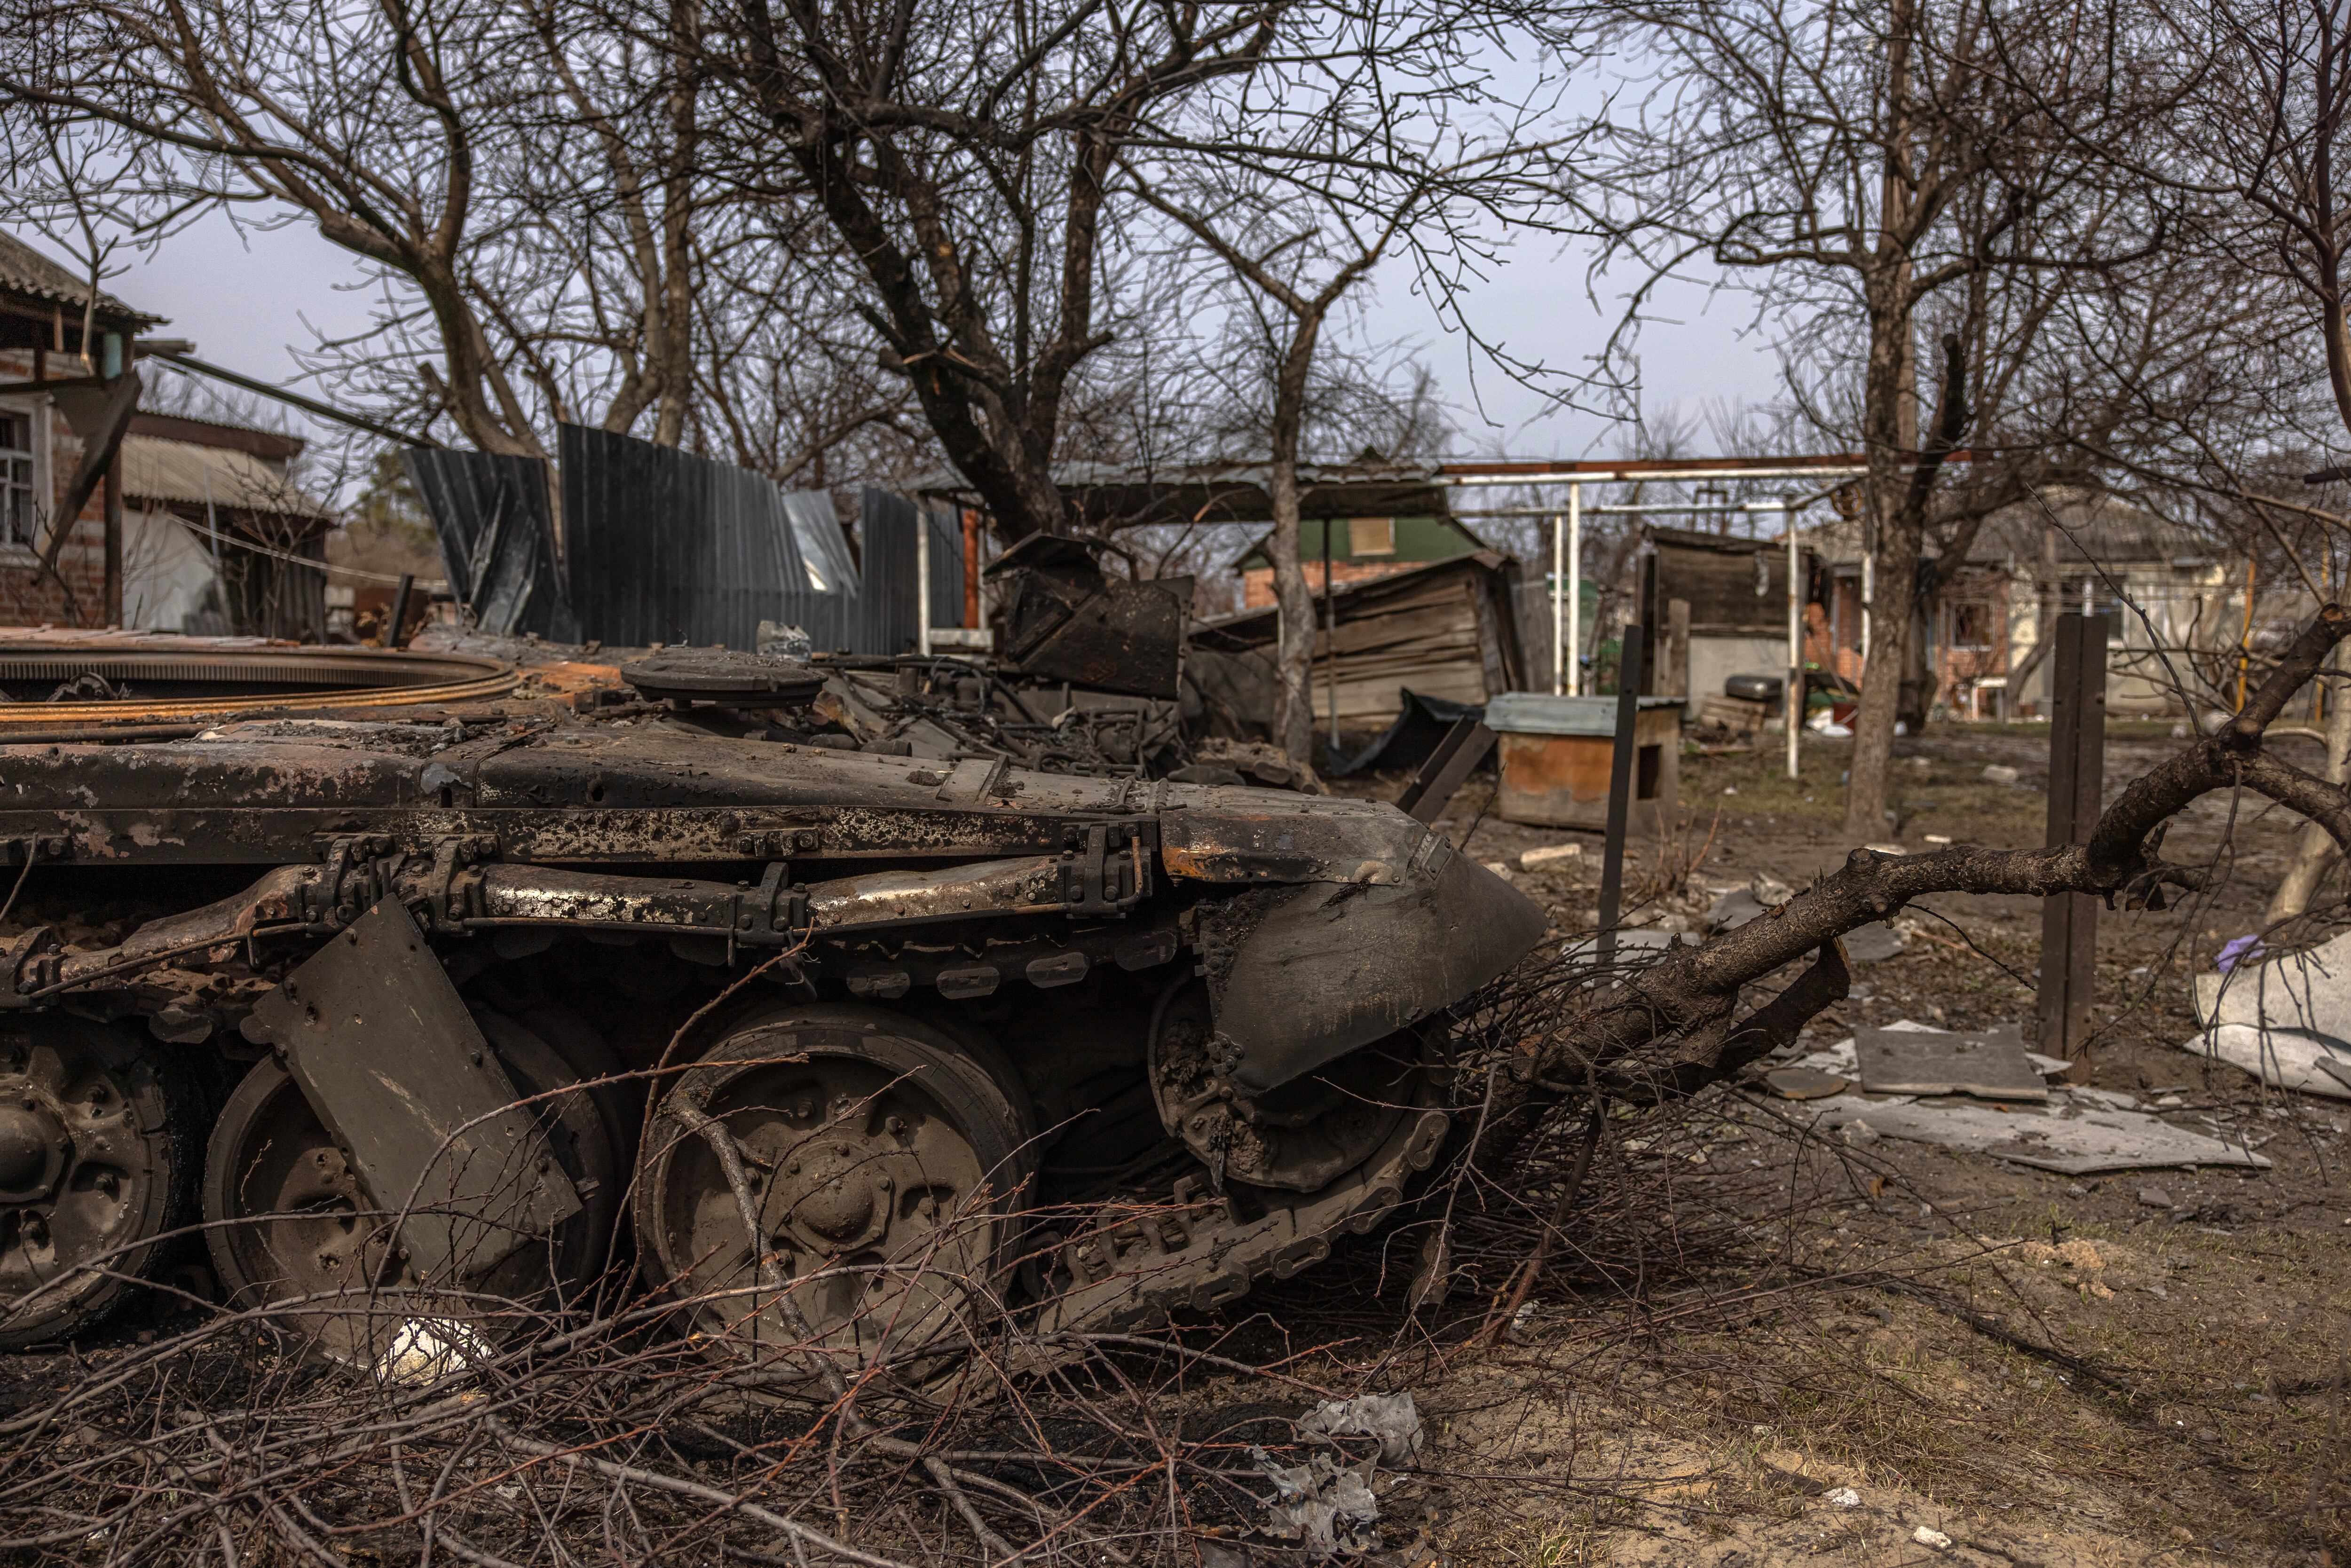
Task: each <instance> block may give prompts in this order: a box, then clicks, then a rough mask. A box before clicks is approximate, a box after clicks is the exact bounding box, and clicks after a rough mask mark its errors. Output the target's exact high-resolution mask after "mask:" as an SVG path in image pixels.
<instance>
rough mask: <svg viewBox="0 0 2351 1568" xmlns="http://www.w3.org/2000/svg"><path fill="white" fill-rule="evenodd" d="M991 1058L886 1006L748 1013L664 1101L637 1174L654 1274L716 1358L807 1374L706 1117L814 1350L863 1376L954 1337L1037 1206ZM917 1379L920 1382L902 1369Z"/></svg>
mask: <svg viewBox="0 0 2351 1568" xmlns="http://www.w3.org/2000/svg"><path fill="white" fill-rule="evenodd" d="M985 1054H988V1053H985V1052H978V1051H971V1050H967V1049H965V1048H963V1047H960V1046H958V1045H957V1044H956V1042H955V1041H954V1040H952V1039H950V1038H949V1037H948V1036H947V1035H946V1034H945V1033H943V1032H941V1031H940V1030H935V1029H932V1028H930V1027H928V1026H927V1025H925V1024H923V1023H921V1022H919V1021H917V1020H916V1019H912V1018H908V1017H906V1016H904V1015H902V1014H897V1013H893V1012H890V1011H887V1010H885V1009H880V1008H865V1007H854V1006H808V1007H794V1008H789V1009H778V1010H776V1011H772V1012H768V1013H764V1014H760V1015H757V1016H755V1017H753V1018H751V1019H747V1020H746V1021H745V1022H744V1023H743V1024H742V1025H741V1026H739V1027H738V1028H737V1029H736V1030H735V1031H734V1032H733V1033H731V1034H729V1035H728V1036H727V1037H726V1039H724V1040H720V1041H719V1042H718V1043H717V1044H716V1045H715V1046H713V1047H711V1049H710V1050H709V1051H706V1052H705V1053H704V1055H703V1058H702V1060H703V1063H704V1065H701V1066H698V1067H695V1068H694V1069H692V1070H691V1071H688V1072H686V1073H684V1075H683V1076H682V1077H680V1079H679V1080H678V1081H677V1082H676V1083H675V1085H674V1087H673V1088H671V1089H670V1090H669V1091H668V1092H666V1093H665V1094H664V1095H663V1096H662V1098H661V1100H660V1102H659V1103H658V1104H656V1106H655V1107H654V1111H653V1119H652V1122H651V1124H650V1125H649V1126H648V1128H647V1132H646V1137H645V1142H644V1145H643V1153H642V1154H641V1155H640V1156H639V1159H638V1167H637V1180H636V1184H635V1185H636V1223H637V1243H638V1246H639V1248H640V1249H641V1251H642V1253H643V1255H644V1258H645V1266H646V1267H647V1268H648V1269H649V1270H652V1271H653V1273H654V1274H655V1275H656V1277H657V1278H659V1279H660V1280H662V1281H664V1283H665V1284H666V1285H667V1287H668V1288H669V1290H670V1291H671V1292H672V1293H673V1294H674V1296H676V1297H678V1298H679V1299H681V1300H682V1301H684V1302H685V1311H686V1313H687V1315H688V1317H689V1319H690V1321H691V1325H692V1327H693V1329H694V1331H695V1333H698V1334H700V1335H702V1336H704V1343H705V1344H706V1345H708V1346H709V1347H710V1348H711V1349H712V1351H713V1353H714V1354H721V1355H732V1356H735V1357H738V1358H740V1359H742V1360H744V1361H747V1362H751V1363H754V1364H763V1365H765V1364H770V1363H772V1362H774V1361H775V1360H776V1359H777V1358H778V1357H780V1358H782V1360H783V1362H784V1365H783V1366H780V1367H776V1368H775V1370H778V1371H786V1372H787V1373H788V1375H789V1376H791V1377H792V1378H794V1379H795V1380H799V1379H804V1378H806V1377H807V1376H809V1375H810V1372H811V1368H810V1364H809V1363H807V1362H806V1361H805V1360H804V1359H803V1358H800V1357H799V1356H796V1355H793V1354H790V1353H791V1352H792V1350H793V1349H794V1348H795V1347H798V1346H799V1345H801V1344H803V1343H807V1342H806V1339H805V1337H804V1335H803V1334H802V1333H800V1332H799V1330H798V1329H797V1327H796V1326H794V1325H793V1324H792V1323H790V1322H789V1313H788V1310H787V1309H785V1308H783V1307H781V1306H780V1305H779V1304H778V1301H777V1299H776V1298H775V1297H774V1296H772V1295H769V1294H768V1293H766V1292H765V1291H760V1290H759V1289H758V1286H759V1284H760V1283H761V1280H760V1275H759V1270H758V1264H757V1260H755V1258H754V1257H753V1254H752V1250H751V1246H750V1243H749V1241H748V1240H747V1238H746V1236H745V1233H744V1225H743V1220H742V1211H741V1208H740V1207H739V1205H738V1202H737V1195H736V1192H735V1189H734V1188H733V1186H731V1185H730V1184H729V1183H728V1181H727V1178H726V1172H725V1170H724V1168H723V1167H722V1166H721V1165H720V1163H719V1159H718V1155H717V1154H716V1150H715V1149H714V1148H713V1140H712V1139H711V1138H710V1137H709V1136H708V1134H707V1133H706V1131H705V1132H697V1131H696V1130H695V1128H696V1126H698V1125H700V1123H699V1122H698V1120H697V1119H696V1118H695V1116H694V1115H693V1114H691V1113H689V1108H690V1107H692V1108H698V1109H699V1112H700V1114H701V1115H702V1116H705V1117H707V1118H708V1119H709V1121H710V1122H713V1123H716V1124H718V1125H720V1126H723V1127H724V1128H725V1129H726V1132H727V1134H729V1135H730V1136H731V1137H732V1138H733V1140H734V1142H735V1145H736V1146H737V1148H738V1149H739V1150H740V1151H741V1153H742V1157H743V1163H744V1166H745V1173H746V1176H747V1178H748V1182H749V1185H750V1188H751V1191H750V1195H749V1196H750V1198H751V1202H752V1205H753V1211H754V1213H755V1214H756V1215H757V1217H758V1232H759V1234H758V1245H759V1247H760V1248H761V1249H763V1250H764V1251H766V1252H767V1253H768V1255H769V1260H770V1261H771V1262H772V1263H773V1264H774V1265H775V1266H776V1267H777V1268H778V1269H779V1270H781V1271H782V1272H783V1274H784V1275H786V1276H787V1277H789V1278H791V1279H796V1280H801V1281H806V1283H805V1284H802V1285H799V1286H797V1287H795V1288H793V1289H792V1290H791V1291H790V1295H789V1300H790V1301H791V1302H792V1303H793V1305H795V1306H796V1307H797V1308H798V1309H799V1316H800V1317H801V1319H802V1320H803V1321H804V1322H805V1323H806V1324H807V1327H808V1330H809V1331H810V1333H813V1335H814V1336H815V1343H818V1344H820V1345H822V1346H823V1347H824V1348H825V1349H826V1350H828V1351H829V1352H831V1353H833V1354H836V1355H837V1356H838V1357H839V1358H840V1360H839V1363H838V1364H841V1368H842V1370H843V1372H844V1373H846V1374H848V1375H852V1376H853V1375H855V1373H856V1371H857V1368H858V1367H859V1366H860V1365H863V1364H871V1363H872V1361H873V1359H874V1358H875V1357H876V1355H877V1354H882V1353H884V1352H887V1353H888V1354H891V1355H892V1356H893V1359H895V1360H896V1363H897V1367H896V1370H897V1371H898V1372H899V1373H900V1374H901V1375H908V1372H909V1368H908V1362H907V1355H908V1353H909V1352H911V1351H914V1350H916V1349H918V1348H919V1347H920V1346H921V1345H922V1344H924V1343H926V1342H927V1341H929V1340H931V1339H934V1338H937V1337H940V1336H946V1335H953V1334H956V1333H958V1332H960V1330H959V1326H958V1324H957V1322H956V1316H957V1308H958V1306H959V1305H960V1304H961V1303H962V1302H963V1301H966V1300H967V1299H968V1298H969V1297H970V1296H972V1295H973V1294H975V1293H977V1292H982V1291H986V1290H987V1288H988V1286H989V1284H990V1283H991V1282H992V1281H993V1280H994V1279H995V1278H996V1277H997V1276H998V1273H999V1272H1000V1271H1001V1270H1003V1268H1004V1267H1006V1259H1007V1254H1008V1250H1009V1249H1010V1244H1011V1241H1012V1239H1013V1235H1012V1232H1013V1219H1012V1211H1013V1210H1014V1209H1015V1208H1017V1207H1018V1206H1019V1204H1020V1203H1021V1202H1022V1201H1023V1200H1024V1198H1025V1184H1026V1183H1027V1180H1028V1177H1029V1171H1030V1155H1029V1143H1030V1139H1031V1137H1032V1135H1033V1134H1032V1133H1031V1130H1030V1127H1029V1113H1028V1111H1027V1098H1026V1096H1025V1094H1023V1093H1022V1092H1021V1091H1020V1090H1019V1087H1018V1085H1017V1084H1014V1083H1011V1082H1008V1077H1009V1075H1008V1073H1007V1072H1005V1071H1003V1070H1002V1069H998V1070H997V1071H990V1068H989V1067H988V1066H987V1064H986V1063H985V1062H984V1061H983V1060H982V1058H983V1056H984V1055H985ZM910 1380H912V1381H919V1375H912V1376H910Z"/></svg>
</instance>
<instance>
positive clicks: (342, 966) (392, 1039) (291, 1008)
mask: <svg viewBox="0 0 2351 1568" xmlns="http://www.w3.org/2000/svg"><path fill="white" fill-rule="evenodd" d="M253 1016H254V1019H255V1021H256V1023H257V1025H258V1026H259V1027H260V1029H261V1030H263V1031H264V1032H265V1033H266V1037H267V1038H268V1040H270V1042H271V1043H272V1044H274V1045H276V1046H277V1047H278V1048H279V1049H280V1050H281V1051H283V1053H284V1060H285V1062H286V1066H287V1071H290V1072H291V1073H292V1074H293V1075H294V1080H295V1082H298V1083H299V1084H300V1085H301V1086H302V1093H303V1096H304V1097H305V1098H306V1099H308V1101H309V1102H310V1104H311V1105H312V1107H313V1108H314V1109H316V1110H317V1111H318V1113H319V1120H320V1121H322V1122H324V1123H325V1124H326V1126H327V1130H328V1132H329V1133H330V1134H333V1135H334V1139H335V1142H336V1143H337V1144H338V1145H341V1147H342V1148H343V1150H344V1151H345V1153H346V1155H347V1157H348V1158H349V1159H350V1163H351V1166H352V1168H353V1169H354V1170H355V1171H356V1172H357V1173H358V1175H359V1178H360V1182H361V1184H362V1185H364V1186H365V1187H366V1188H367V1191H368V1194H369V1196H370V1197H372V1198H373V1199H374V1200H375V1203H376V1207H379V1208H381V1209H383V1210H385V1211H387V1212H388V1213H391V1214H394V1215H402V1216H404V1217H403V1218H402V1219H401V1221H400V1234H399V1238H398V1244H399V1245H400V1246H401V1247H402V1248H403V1249H405V1252H406V1255H407V1259H408V1262H409V1266H410V1268H411V1269H412V1270H413V1272H414V1275H415V1277H416V1278H417V1279H418V1280H420V1281H439V1282H444V1283H446V1282H454V1281H461V1280H471V1279H477V1278H479V1277H480V1276H481V1275H483V1274H485V1273H486V1272H488V1271H489V1270H491V1269H492V1268H495V1267H496V1265H497V1264H498V1263H499V1262H501V1261H503V1260H505V1259H507V1257H509V1256H510V1255H512V1254H513V1253H514V1252H515V1251H516V1250H517V1249H519V1248H521V1247H523V1246H525V1245H527V1244H528V1243H529V1242H530V1241H532V1240H533V1239H537V1238H539V1237H543V1236H545V1235H546V1234H547V1233H548V1232H549V1230H551V1229H553V1228H555V1227H556V1226H558V1225H559V1224H561V1223H562V1222H563V1221H564V1220H566V1219H569V1218H571V1216H573V1215H574V1214H577V1213H579V1212H580V1195H579V1193H578V1192H577V1191H575V1190H574V1189H573V1187H572V1186H571V1182H570V1179H569V1177H568V1176H565V1175H564V1174H563V1170H562V1167H561V1166H558V1165H557V1164H556V1163H555V1162H554V1160H553V1159H552V1158H551V1157H550V1156H549V1151H548V1148H547V1145H546V1142H545V1140H544V1139H542V1138H541V1137H540V1136H539V1133H538V1125H537V1124H535V1123H534V1122H533V1121H532V1119H531V1116H530V1113H529V1112H528V1111H527V1110H525V1109H524V1108H522V1107H521V1106H519V1105H517V1104H516V1103H515V1100H516V1098H517V1096H516V1093H515V1087H514V1084H513V1083H512V1082H510V1081H509V1080H508V1079H507V1075H506V1071H505V1069H503V1068H501V1067H500V1066H499V1065H498V1060H497V1058H496V1056H495V1055H493V1054H492V1053H491V1051H490V1049H489V1043H488V1041H487V1040H484V1039H483V1037H482V1030H481V1027H480V1026H479V1025H478V1024H476V1023H475V1021H474V1017H473V1015H472V1014H471V1013H470V1012H468V1011H466V1009H465V1000H464V998H461V997H459V996H458V995H457V988H456V987H455V986H454V985H452V984H450V983H449V977H448V975H447V973H446V972H445V971H444V970H443V968H442V967H441V961H440V959H439V958H437V957H435V956H434V953H433V949H432V948H431V947H430V946H427V945H426V944H425V941H424V936H423V933H422V932H420V931H418V930H417V928H416V922H415V920H414V919H413V918H412V917H411V916H410V915H409V913H408V910H407V909H406V908H405V907H404V906H403V905H402V904H401V902H400V901H399V900H398V899H396V898H387V899H385V900H384V901H383V902H381V904H377V905H376V906H375V907H374V908H373V909H371V910H369V911H368V912H367V913H366V914H365V915H361V916H360V918H359V919H358V920H356V921H354V922H353V923H352V924H351V925H350V927H349V928H348V929H347V930H345V931H344V932H343V933H342V934H341V935H340V936H336V937H335V938H334V940H332V941H330V942H329V943H328V944H327V945H326V946H324V947H322V948H320V949H319V951H318V952H317V953H315V954H313V955H312V956H310V957H309V958H308V959H307V960H305V961H304V963H303V964H302V967H299V968H298V969H296V970H295V971H294V972H293V973H292V974H291V975H288V976H287V977H286V981H285V983H284V984H283V985H281V986H279V987H278V988H277V990H275V991H272V992H270V993H269V995H267V996H266V997H264V998H262V999H261V1001H260V1003H259V1004H258V1005H256V1007H255V1009H254V1012H253Z"/></svg>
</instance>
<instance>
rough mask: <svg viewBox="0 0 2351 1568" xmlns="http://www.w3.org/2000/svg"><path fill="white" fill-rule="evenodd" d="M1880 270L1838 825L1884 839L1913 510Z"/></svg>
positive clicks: (1896, 306)
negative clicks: (1867, 545)
mask: <svg viewBox="0 0 2351 1568" xmlns="http://www.w3.org/2000/svg"><path fill="white" fill-rule="evenodd" d="M1890 272H1891V269H1886V270H1881V272H1880V273H1879V274H1878V276H1877V277H1876V278H1875V279H1873V280H1872V284H1873V287H1871V288H1870V290H1869V292H1870V294H1871V297H1872V298H1871V299H1870V311H1869V318H1870V334H1869V335H1870V343H1869V369H1868V374H1867V379H1866V381H1865V384H1864V390H1863V406H1862V432H1863V438H1864V440H1865V443H1866V447H1867V451H1868V455H1869V483H1868V504H1869V516H1870V517H1872V518H1873V519H1874V520H1875V522H1876V528H1875V530H1874V531H1875V534H1876V538H1875V539H1874V541H1873V544H1872V549H1871V559H1872V563H1873V564H1872V569H1871V578H1872V580H1871V583H1870V605H1869V610H1868V614H1869V658H1868V661H1867V662H1866V663H1865V664H1864V665H1863V667H1862V672H1861V706H1860V708H1859V710H1858V711H1857V712H1855V715H1854V718H1853V768H1852V772H1851V774H1850V776H1849V778H1848V779H1847V781H1846V785H1845V797H1844V832H1845V837H1846V838H1848V839H1850V840H1852V841H1854V842H1855V843H1876V842H1877V841H1881V840H1883V839H1884V838H1885V837H1886V769H1887V767H1888V765H1889V764H1890V762H1891V760H1892V758H1893V756H1894V721H1895V718H1896V716H1897V714H1898V710H1899V709H1900V707H1901V699H1902V675H1903V671H1904V668H1905V665H1906V664H1907V660H1908V657H1909V653H1910V636H1911V626H1910V623H1911V620H1912V614H1911V609H1912V606H1913V605H1915V604H1916V603H1917V594H1918V547H1919V543H1920V536H1921V532H1922V528H1921V522H1922V517H1921V516H1920V515H1919V512H1923V508H1921V509H1919V512H1914V509H1913V508H1911V507H1908V506H1906V505H1905V504H1904V495H1903V492H1904V490H1905V488H1906V484H1905V480H1904V477H1903V473H1902V465H1903V459H1904V458H1905V457H1906V456H1907V455H1908V450H1907V448H1906V447H1905V446H1904V444H1903V442H1902V435H1903V426H1904V420H1903V409H1902V403H1903V398H1904V394H1905V392H1907V390H1908V389H1907V386H1906V385H1905V382H1906V379H1907V372H1908V368H1909V356H1908V354H1907V350H1906V344H1907V340H1908V338H1909V334H1910V313H1909V310H1908V308H1907V305H1908V301H1907V298H1904V296H1905V295H1906V293H1907V289H1906V288H1905V287H1904V281H1905V280H1904V279H1903V278H1902V277H1899V276H1890V275H1889V273H1890Z"/></svg>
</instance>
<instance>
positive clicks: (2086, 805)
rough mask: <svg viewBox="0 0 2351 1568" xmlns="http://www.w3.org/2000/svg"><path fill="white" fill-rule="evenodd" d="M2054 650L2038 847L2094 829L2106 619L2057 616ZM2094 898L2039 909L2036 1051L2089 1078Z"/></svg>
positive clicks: (2099, 793)
mask: <svg viewBox="0 0 2351 1568" xmlns="http://www.w3.org/2000/svg"><path fill="white" fill-rule="evenodd" d="M2055 634H2056V639H2057V645H2056V647H2055V648H2054V649H2053V650H2052V653H2053V655H2054V658H2053V666H2054V667H2053V669H2052V670H2051V671H2050V680H2049V689H2050V724H2049V820H2048V833H2047V837H2046V839H2045V840H2044V842H2045V843H2047V844H2048V845H2050V846H2051V847H2054V846H2057V845H2060V844H2074V843H2080V842H2082V841H2084V840H2085V839H2086V838H2087V837H2088V836H2089V834H2090V830H2091V829H2092V828H2093V827H2094V826H2095V824H2096V822H2097V820H2098V812H2099V809H2100V807H2101V805H2102V804H2103V801H2104V798H2105V779H2106V618H2105V616H2103V615H2060V616H2058V617H2057V626H2056V633H2055ZM2097 953H2098V901H2097V900H2096V899H2095V898H2094V897H2092V896H2090V895H2089V894H2083V893H2067V894H2057V895H2056V896H2054V897H2052V898H2046V899H2043V900H2042V904H2041V994H2040V998H2039V1007H2038V1013H2039V1017H2040V1020H2041V1041H2040V1044H2041V1051H2042V1053H2043V1055H2047V1056H2062V1057H2064V1058H2065V1059H2066V1060H2067V1061H2070V1062H2072V1063H2073V1071H2072V1073H2071V1076H2072V1078H2073V1080H2074V1082H2077V1083H2081V1082H2088V1080H2089V1076H2090V1028H2091V1020H2090V999H2091V995H2092V992H2093V990H2094V989H2095V985H2096V980H2097Z"/></svg>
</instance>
